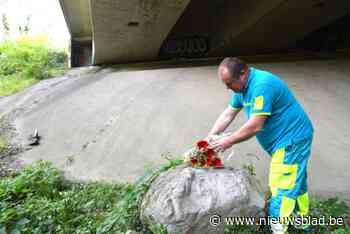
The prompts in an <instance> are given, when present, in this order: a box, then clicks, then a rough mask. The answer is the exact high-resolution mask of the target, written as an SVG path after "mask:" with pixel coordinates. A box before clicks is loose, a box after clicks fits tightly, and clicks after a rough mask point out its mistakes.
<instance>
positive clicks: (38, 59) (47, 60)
mask: <svg viewBox="0 0 350 234" xmlns="http://www.w3.org/2000/svg"><path fill="white" fill-rule="evenodd" d="M66 64H67V55H66V53H65V52H64V51H57V50H54V49H51V48H49V46H48V44H47V43H46V42H45V40H43V39H40V38H36V39H30V38H26V37H23V38H22V39H20V40H18V41H6V42H4V43H2V44H0V96H4V95H9V94H12V93H14V92H16V91H19V90H21V89H23V88H25V87H27V86H28V85H31V84H33V83H34V82H36V81H38V80H42V79H46V78H50V77H54V76H57V75H60V74H62V73H63V72H64V70H65V69H66Z"/></svg>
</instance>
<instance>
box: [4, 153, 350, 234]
mask: <svg viewBox="0 0 350 234" xmlns="http://www.w3.org/2000/svg"><path fill="white" fill-rule="evenodd" d="M166 158H167V159H168V162H167V163H166V164H165V165H163V166H161V167H159V168H158V169H156V170H150V171H149V172H148V173H147V174H145V176H143V177H142V178H141V179H140V180H138V181H137V182H136V183H134V184H105V183H72V182H68V181H66V180H65V179H64V177H63V175H62V172H61V171H59V170H57V169H56V168H54V167H53V166H52V165H51V164H50V163H48V162H45V161H39V162H37V163H35V164H33V165H31V166H27V167H26V168H24V169H23V170H22V171H20V173H19V174H18V175H17V176H15V177H13V178H3V179H1V180H0V233H24V234H27V233H28V234H29V233H125V232H126V231H128V230H135V231H141V230H143V231H144V232H145V233H154V234H166V233H167V232H166V227H165V226H164V225H161V224H155V225H151V226H149V227H144V226H142V224H141V222H140V220H139V216H140V214H139V207H140V202H141V200H142V198H143V196H144V195H145V193H146V192H147V190H148V188H149V186H150V184H151V183H152V181H153V180H154V179H155V178H156V177H157V176H158V175H159V174H160V173H161V172H163V171H166V170H170V169H172V168H173V167H175V166H177V165H179V164H181V163H182V160H175V159H172V158H170V157H166ZM310 214H311V215H312V216H313V217H321V216H332V217H343V218H344V220H345V224H344V225H343V226H315V231H314V232H313V233H332V234H345V233H350V226H349V207H348V206H347V205H346V203H345V202H343V201H341V200H339V199H337V198H332V199H328V200H315V199H313V200H312V202H311V212H310ZM269 230H270V228H269V227H268V226H244V225H240V226H227V227H226V229H225V234H233V233H247V234H248V233H249V234H254V233H256V234H258V233H269ZM289 233H302V231H300V230H296V229H294V228H293V227H290V229H289Z"/></svg>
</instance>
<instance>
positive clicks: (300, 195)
mask: <svg viewBox="0 0 350 234" xmlns="http://www.w3.org/2000/svg"><path fill="white" fill-rule="evenodd" d="M218 76H219V78H220V80H221V81H222V82H223V83H224V84H225V85H226V87H227V88H228V89H230V90H232V91H234V93H233V95H232V98H231V101H230V105H229V106H228V107H227V108H226V109H225V110H224V111H223V113H222V114H221V115H220V116H219V118H218V119H217V121H216V122H215V124H214V126H213V128H212V129H211V131H210V132H209V134H208V137H207V139H210V138H211V135H216V134H220V133H221V132H223V131H225V129H226V128H227V127H228V125H229V124H230V123H231V122H232V121H233V120H234V118H235V117H236V115H237V114H238V112H239V111H240V110H241V109H242V108H244V110H245V114H246V117H247V119H248V120H247V122H246V123H245V124H244V125H243V126H242V127H241V128H240V129H238V130H237V131H236V132H233V133H232V134H231V135H229V136H227V137H223V138H221V139H220V140H218V141H214V142H213V143H212V146H213V147H214V149H216V150H218V151H224V150H226V149H228V148H230V147H232V146H233V145H235V144H238V143H240V142H242V141H246V140H248V139H250V138H251V137H252V136H255V135H256V137H257V139H258V141H259V143H260V144H261V146H262V147H263V148H264V150H265V151H266V152H267V153H268V154H269V155H271V163H270V173H269V187H270V190H271V194H272V196H271V201H270V204H269V210H268V211H269V216H270V217H272V218H274V219H278V218H279V220H281V221H283V220H286V218H288V217H291V215H292V214H293V215H299V216H305V215H307V214H308V211H309V198H308V192H307V172H306V170H307V163H308V159H309V156H310V149H311V143H312V137H313V127H312V123H311V121H310V119H309V118H308V116H307V114H306V113H305V112H304V110H303V108H302V107H301V105H300V104H299V103H298V101H297V100H296V99H295V97H294V96H293V94H292V92H291V91H290V90H289V89H288V87H287V85H286V83H285V82H283V81H282V80H280V79H279V78H278V77H277V76H276V75H274V74H272V73H269V72H267V71H263V70H258V69H255V68H252V67H251V68H249V67H248V66H247V65H246V64H245V63H244V62H243V61H241V60H240V59H238V58H225V59H224V60H223V61H222V62H221V64H220V66H219V69H218ZM287 228H288V225H287V224H286V223H285V222H281V223H278V224H276V223H275V224H273V223H272V224H271V229H272V231H273V233H286V232H287ZM301 228H303V229H304V230H305V231H308V230H310V227H309V226H307V225H304V226H302V227H301Z"/></svg>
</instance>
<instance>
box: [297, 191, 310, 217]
mask: <svg viewBox="0 0 350 234" xmlns="http://www.w3.org/2000/svg"><path fill="white" fill-rule="evenodd" d="M297 204H298V207H299V211H298V213H299V215H307V214H308V213H309V194H308V192H306V193H304V194H303V195H300V196H298V197H297Z"/></svg>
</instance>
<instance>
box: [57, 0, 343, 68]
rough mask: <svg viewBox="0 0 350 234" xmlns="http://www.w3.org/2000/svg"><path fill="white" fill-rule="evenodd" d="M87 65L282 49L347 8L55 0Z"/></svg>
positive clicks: (244, 1) (319, 1)
mask: <svg viewBox="0 0 350 234" xmlns="http://www.w3.org/2000/svg"><path fill="white" fill-rule="evenodd" d="M60 1H61V4H62V9H63V11H64V13H65V15H66V19H67V22H68V26H69V27H70V31H71V34H72V37H73V39H76V38H80V40H81V39H84V40H91V41H92V44H93V48H94V54H93V63H94V64H105V63H126V62H134V61H148V60H158V59H162V58H172V57H208V56H209V57H210V56H226V55H252V54H261V53H274V52H285V51H288V50H289V49H291V48H294V47H295V44H296V42H298V41H300V40H302V39H303V38H305V37H306V36H307V35H308V34H310V33H312V32H314V31H316V30H318V29H320V28H321V27H324V26H327V25H328V24H330V23H332V22H333V21H335V20H337V19H339V18H341V17H343V16H344V15H347V14H349V13H350V1H348V0H334V1H324V0H314V1H303V0H296V1H284V0H261V1H255V0H235V1H231V0H218V1H211V0H176V1H174V0H166V1H161V0H130V1H122V0H79V1H68V0H60Z"/></svg>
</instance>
